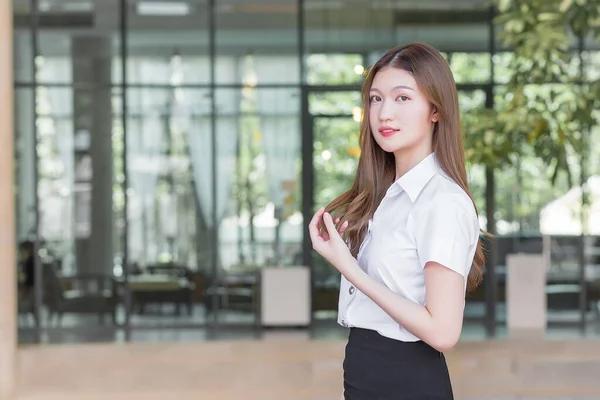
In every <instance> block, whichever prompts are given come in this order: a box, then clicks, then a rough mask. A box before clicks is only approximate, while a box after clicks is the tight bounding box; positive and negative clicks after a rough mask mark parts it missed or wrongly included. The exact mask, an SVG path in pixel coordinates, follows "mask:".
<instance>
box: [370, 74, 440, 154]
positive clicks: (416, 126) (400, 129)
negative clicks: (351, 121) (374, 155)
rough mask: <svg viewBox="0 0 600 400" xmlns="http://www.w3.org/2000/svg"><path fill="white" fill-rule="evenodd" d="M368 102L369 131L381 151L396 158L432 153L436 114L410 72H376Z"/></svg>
mask: <svg viewBox="0 0 600 400" xmlns="http://www.w3.org/2000/svg"><path fill="white" fill-rule="evenodd" d="M369 103H370V110H369V124H370V126H371V132H372V134H373V137H374V138H375V141H376V142H377V144H378V145H379V146H380V147H381V148H382V149H383V150H384V151H386V152H389V153H394V154H395V155H396V156H399V155H406V154H407V153H411V152H416V153H423V154H422V156H426V155H427V154H429V153H431V148H432V135H433V128H434V126H435V122H437V121H438V114H437V112H435V110H434V109H433V107H432V106H431V103H429V101H428V100H427V98H426V97H425V95H424V94H423V93H421V91H420V90H419V88H418V86H417V83H416V82H415V79H414V78H413V76H412V74H411V73H410V72H407V71H404V70H402V69H399V68H389V67H388V68H384V69H382V70H380V71H379V72H377V74H376V75H375V78H374V79H373V83H372V85H371V90H370V92H369Z"/></svg>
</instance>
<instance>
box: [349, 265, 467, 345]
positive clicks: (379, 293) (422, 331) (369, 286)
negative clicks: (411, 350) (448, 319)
mask: <svg viewBox="0 0 600 400" xmlns="http://www.w3.org/2000/svg"><path fill="white" fill-rule="evenodd" d="M347 262H350V263H352V262H353V263H355V264H356V260H354V259H350V260H349V261H347ZM348 270H350V271H352V272H350V273H348V276H346V279H348V281H349V282H351V283H352V284H353V285H354V286H356V287H357V288H358V289H359V290H360V291H361V292H362V293H364V294H365V295H366V296H367V297H369V298H370V299H371V300H373V302H375V303H376V304H377V305H378V306H379V307H381V309H382V310H383V311H385V312H386V313H387V314H388V315H389V316H390V317H392V318H393V319H394V320H395V321H396V322H398V324H400V325H402V327H404V328H405V329H406V330H408V331H409V332H410V333H412V334H413V335H415V336H417V337H418V338H420V339H421V340H423V341H424V342H426V343H427V344H429V345H430V346H432V347H434V348H436V349H437V350H439V351H446V350H448V349H449V348H451V347H452V346H454V344H455V343H456V341H457V340H458V337H455V336H458V335H455V334H454V333H453V332H452V329H451V328H449V327H448V326H446V325H447V324H446V323H445V321H444V320H443V319H442V318H435V316H434V315H432V314H431V312H430V311H429V310H428V309H427V307H424V306H422V305H421V304H418V303H415V302H413V301H410V300H408V299H406V298H404V297H402V296H401V295H399V294H397V293H394V292H393V291H392V290H390V289H389V288H388V287H386V286H385V285H383V284H382V283H380V282H378V281H376V280H375V279H373V278H371V277H370V276H369V275H367V274H366V273H365V272H364V271H363V270H362V269H361V268H359V267H358V265H357V267H356V268H348ZM459 333H460V332H459Z"/></svg>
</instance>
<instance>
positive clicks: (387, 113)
mask: <svg viewBox="0 0 600 400" xmlns="http://www.w3.org/2000/svg"><path fill="white" fill-rule="evenodd" d="M392 106H393V104H392V103H391V102H389V101H386V100H383V101H382V102H381V105H380V106H379V120H380V121H382V122H383V121H390V120H391V119H392V118H393V112H392Z"/></svg>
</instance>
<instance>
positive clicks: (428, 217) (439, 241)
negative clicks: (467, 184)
mask: <svg viewBox="0 0 600 400" xmlns="http://www.w3.org/2000/svg"><path fill="white" fill-rule="evenodd" d="M464 197H466V198H463V196H459V195H455V194H453V195H447V196H439V198H437V199H435V200H434V201H432V202H431V204H430V205H429V206H428V207H427V208H426V209H424V210H423V211H422V213H421V215H419V216H418V218H417V220H416V221H413V222H414V223H415V240H416V245H417V253H418V256H419V262H420V264H421V267H423V268H424V267H425V265H426V264H427V263H428V262H430V261H433V262H437V263H439V264H441V265H443V266H445V267H446V268H449V269H451V270H453V271H456V272H458V273H459V274H461V275H462V276H463V277H466V276H467V275H468V274H469V271H470V269H471V264H472V263H473V257H474V255H475V252H474V251H473V250H474V246H475V245H476V244H477V240H478V238H479V223H478V220H477V214H476V212H475V208H474V207H473V204H472V203H471V200H470V199H469V198H468V197H467V196H464Z"/></svg>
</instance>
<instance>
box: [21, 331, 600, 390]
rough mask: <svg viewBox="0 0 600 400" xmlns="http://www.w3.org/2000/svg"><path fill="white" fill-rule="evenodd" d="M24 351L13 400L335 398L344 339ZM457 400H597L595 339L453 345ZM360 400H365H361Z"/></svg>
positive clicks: (599, 346)
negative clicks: (19, 381)
mask: <svg viewBox="0 0 600 400" xmlns="http://www.w3.org/2000/svg"><path fill="white" fill-rule="evenodd" d="M264 339H266V340H249V341H245V340H234V341H208V342H203V343H133V344H123V345H114V344H93V345H61V346H25V347H23V348H22V349H21V350H20V354H19V366H20V377H21V384H20V397H18V399H19V400H51V399H52V400H54V399H56V400H58V399H60V400H96V399H98V400H99V399H103V400H104V399H111V400H136V399H140V400H141V399H144V400H155V399H156V400H158V399H160V400H163V399H176V400H188V399H190V400H191V399H194V400H197V399H207V400H233V399H236V400H239V399H245V400H254V399H256V400H259V399H260V400H282V399H285V400H329V399H331V400H334V399H335V400H337V399H338V397H339V393H340V390H341V361H342V357H343V349H344V344H345V342H344V341H343V340H311V338H310V337H309V336H308V335H306V334H305V335H302V334H300V333H298V332H277V331H272V332H269V333H268V334H267V337H266V338H264ZM447 360H448V364H449V369H450V373H451V375H452V380H453V385H454V388H455V393H456V399H457V400H476V399H477V400H525V399H527V400H543V399H544V400H545V399H549V400H550V399H553V400H555V399H563V400H566V399H572V400H592V399H594V400H598V399H600V380H599V379H598V376H599V372H600V340H597V339H587V340H569V341H550V340H537V341H532V340H526V341H523V340H510V341H508V340H493V341H472V342H461V343H460V344H459V345H458V346H457V347H456V348H455V349H454V350H453V351H451V352H449V353H448V354H447ZM365 400H366V399H365Z"/></svg>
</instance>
